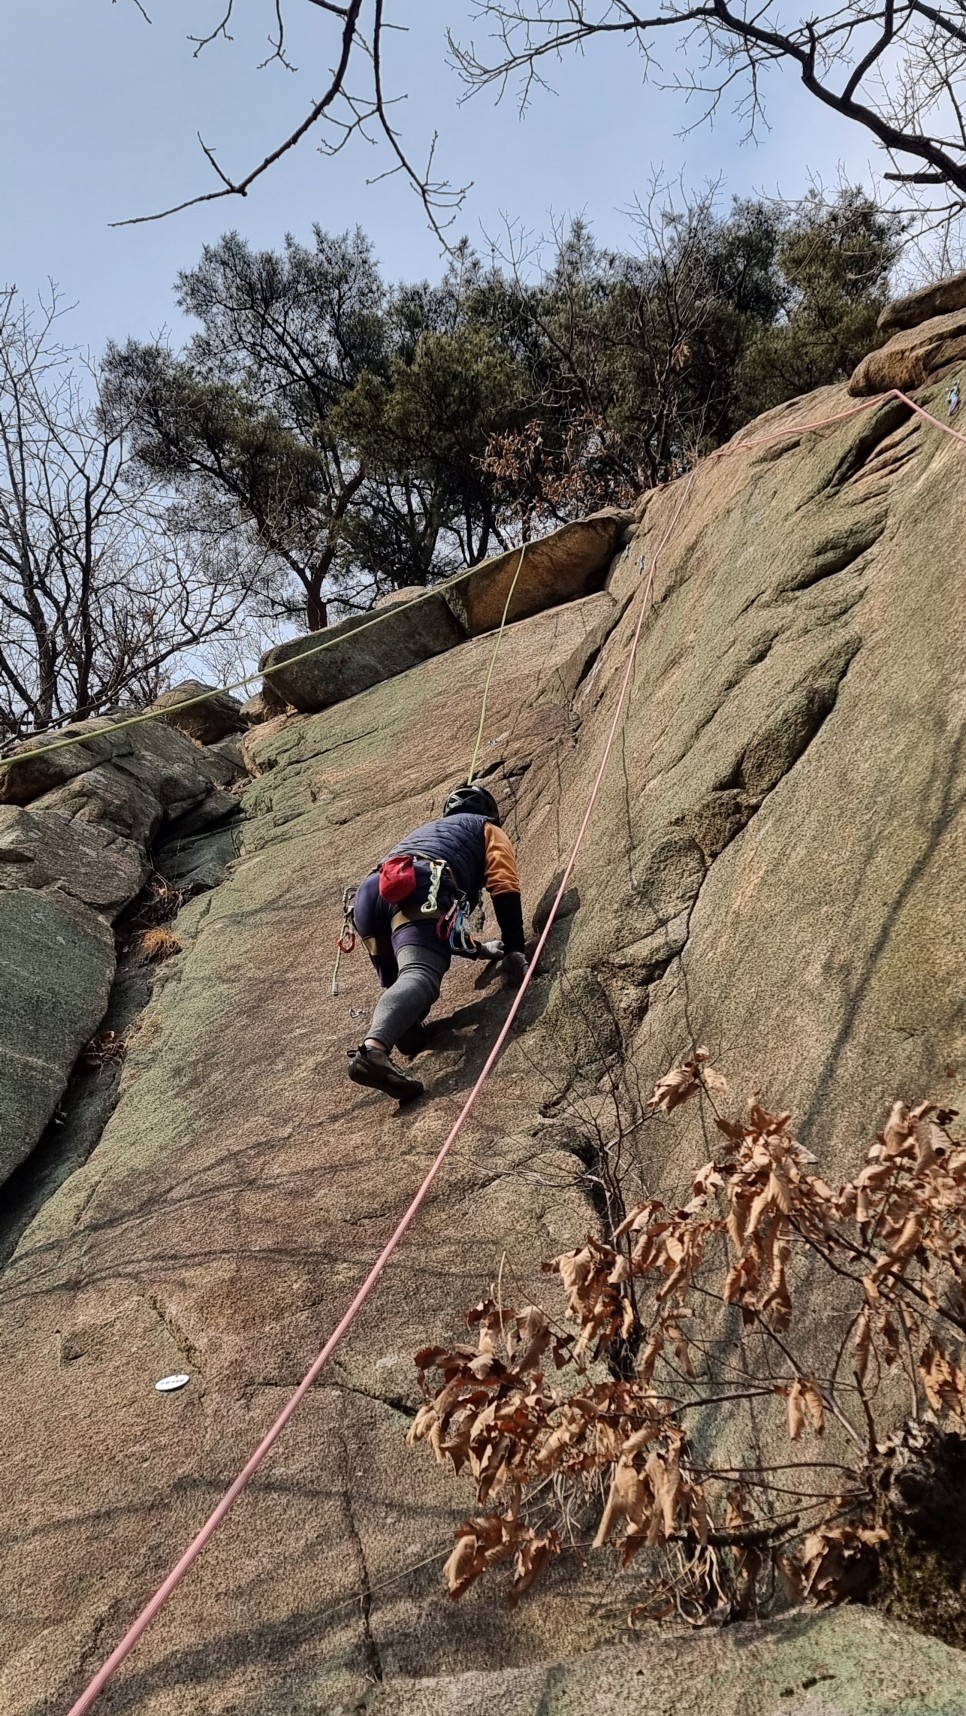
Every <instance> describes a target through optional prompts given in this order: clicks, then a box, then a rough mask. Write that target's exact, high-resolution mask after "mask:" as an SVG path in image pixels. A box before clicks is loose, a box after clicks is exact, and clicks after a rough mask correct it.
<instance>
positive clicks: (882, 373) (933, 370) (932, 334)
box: [849, 307, 966, 410]
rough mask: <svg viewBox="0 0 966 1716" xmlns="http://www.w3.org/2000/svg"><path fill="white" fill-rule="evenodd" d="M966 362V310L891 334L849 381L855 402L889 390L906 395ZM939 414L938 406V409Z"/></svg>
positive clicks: (863, 360)
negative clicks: (897, 389)
mask: <svg viewBox="0 0 966 1716" xmlns="http://www.w3.org/2000/svg"><path fill="white" fill-rule="evenodd" d="M964 358H966V307H964V308H962V309H956V310H951V311H950V312H949V313H948V314H947V315H943V316H932V317H930V319H929V320H928V321H925V322H916V323H915V324H913V325H912V326H911V327H907V328H903V329H902V330H901V331H900V332H899V333H897V334H893V336H892V339H891V340H887V342H886V344H885V345H884V346H880V347H879V349H878V351H874V352H869V354H868V356H867V357H864V358H863V359H862V362H861V363H860V364H858V365H857V366H856V368H855V369H854V370H853V372H852V376H851V378H850V380H849V392H850V393H851V394H853V395H855V396H856V397H858V398H863V397H865V396H866V395H868V394H874V393H886V392H887V391H888V389H889V388H890V387H898V388H901V390H902V392H903V393H910V392H912V391H914V390H915V389H916V388H921V387H923V386H924V385H925V384H926V383H927V382H928V381H929V380H930V379H931V378H932V377H933V376H935V375H939V374H941V373H943V372H944V371H945V372H949V370H950V368H951V366H952V365H953V364H961V363H962V362H963V360H964ZM940 410H942V406H940Z"/></svg>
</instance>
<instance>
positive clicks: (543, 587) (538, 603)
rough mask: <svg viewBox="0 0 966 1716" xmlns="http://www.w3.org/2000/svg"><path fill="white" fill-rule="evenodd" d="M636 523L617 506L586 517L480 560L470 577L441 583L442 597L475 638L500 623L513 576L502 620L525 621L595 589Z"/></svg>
mask: <svg viewBox="0 0 966 1716" xmlns="http://www.w3.org/2000/svg"><path fill="white" fill-rule="evenodd" d="M635 522H636V521H635V518H634V514H633V513H632V512H625V511H623V510H622V509H620V508H617V507H612V508H608V509H607V510H606V511H602V512H595V513H591V514H590V516H589V517H588V518H581V519H576V520H575V521H574V522H573V523H572V524H565V525H563V526H562V528H561V529H560V530H555V531H553V532H552V533H551V534H550V535H549V536H542V537H540V538H539V540H538V541H536V542H530V543H528V544H527V545H526V548H525V549H524V550H522V551H521V550H520V549H519V548H513V549H510V550H509V552H508V553H506V554H498V555H497V556H496V557H495V559H493V560H484V561H483V563H482V565H480V566H478V567H476V568H475V570H474V571H473V572H472V573H471V574H470V575H469V577H463V578H460V579H454V580H452V581H451V582H450V583H448V584H444V585H442V586H441V588H442V591H443V594H444V595H445V597H446V600H447V602H448V603H449V605H450V607H451V608H452V610H453V612H454V614H455V615H456V616H457V618H458V619H459V622H460V624H461V626H462V627H463V630H464V631H465V632H466V634H467V636H469V637H478V636H479V634H480V633H481V632H490V631H493V630H494V628H495V627H496V626H498V625H499V624H500V621H501V619H502V618H503V610H504V607H505V606H506V601H507V597H508V595H509V593H510V590H511V588H513V581H514V578H516V587H515V588H514V589H513V600H512V602H511V603H510V607H509V610H508V612H507V622H508V623H512V622H513V621H514V620H525V619H529V618H530V616H531V615H532V614H539V613H542V612H543V610H544V609H545V608H554V607H557V606H558V604H560V603H562V602H572V601H574V600H576V598H577V597H578V596H586V595H587V594H588V593H589V592H590V591H592V590H597V589H600V587H601V586H602V585H603V582H604V579H605V577H606V576H607V573H608V571H609V569H610V565H611V562H612V560H613V559H614V556H615V554H616V553H617V552H618V551H619V549H620V548H622V547H623V546H624V544H625V543H626V542H627V540H628V539H629V537H630V535H631V533H632V532H633V528H634V525H635ZM521 552H523V564H522V566H521V565H520V555H521ZM518 568H519V576H518V575H517V574H518Z"/></svg>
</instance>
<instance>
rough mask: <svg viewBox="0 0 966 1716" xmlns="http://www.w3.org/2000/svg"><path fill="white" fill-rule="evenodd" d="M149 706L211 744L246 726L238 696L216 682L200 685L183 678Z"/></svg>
mask: <svg viewBox="0 0 966 1716" xmlns="http://www.w3.org/2000/svg"><path fill="white" fill-rule="evenodd" d="M199 699H201V701H199ZM185 705H187V706H186V707H185ZM150 708H151V709H152V711H153V712H154V713H156V714H157V715H159V716H160V717H161V719H162V720H163V721H167V722H170V724H171V726H172V727H177V728H179V729H180V731H181V732H182V733H186V734H187V736H188V738H189V739H194V741H195V743H196V744H199V745H211V744H213V743H214V741H215V740H216V739H223V738H224V737H225V735H226V733H237V732H238V731H239V730H240V729H241V728H242V727H244V726H245V720H244V717H243V715H242V712H241V710H242V706H241V703H240V702H239V700H238V698H237V697H231V696H230V695H229V693H228V692H227V691H220V690H219V689H218V687H217V686H213V685H203V684H202V683H201V681H200V680H199V679H184V680H182V681H181V684H180V685H173V686H172V687H171V690H170V691H163V692H162V693H161V696H160V697H156V698H155V700H154V702H153V703H152V704H151V705H150Z"/></svg>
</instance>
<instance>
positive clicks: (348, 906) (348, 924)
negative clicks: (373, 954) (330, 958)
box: [332, 888, 356, 995]
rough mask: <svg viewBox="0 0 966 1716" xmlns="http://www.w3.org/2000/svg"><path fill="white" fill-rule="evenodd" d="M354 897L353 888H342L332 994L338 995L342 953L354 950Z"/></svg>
mask: <svg viewBox="0 0 966 1716" xmlns="http://www.w3.org/2000/svg"><path fill="white" fill-rule="evenodd" d="M355 897H356V890H355V888H343V890H342V928H341V930H340V931H339V939H338V941H337V942H336V947H335V965H334V966H333V968H332V993H333V995H338V993H339V968H340V966H341V964H342V955H343V954H344V953H352V952H353V951H354V950H355V945H356V921H355V918H354V917H353V915H352V902H353V900H354V899H355Z"/></svg>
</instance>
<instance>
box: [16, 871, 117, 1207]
mask: <svg viewBox="0 0 966 1716" xmlns="http://www.w3.org/2000/svg"><path fill="white" fill-rule="evenodd" d="M114 963H115V955H114V937H113V935H112V933H111V930H110V927H109V926H108V925H107V924H106V923H105V922H104V919H103V918H101V917H99V916H98V915H97V914H96V912H93V911H91V910H90V908H89V907H87V906H84V905H81V904H80V902H79V901H77V900H75V899H72V898H71V897H70V896H69V895H68V894H65V893H61V892H50V893H38V892H35V891H34V890H33V889H32V888H21V889H17V890H16V891H12V890H8V889H4V890H0V1180H5V1179H6V1178H7V1177H8V1175H9V1174H11V1173H12V1172H13V1170H14V1168H16V1167H18V1166H19V1164H20V1163H21V1162H22V1161H23V1160H24V1158H25V1157H26V1156H28V1155H29V1153H30V1151H31V1150H32V1149H33V1147H34V1145H35V1144H36V1142H37V1140H38V1138H39V1137H40V1135H41V1133H42V1132H43V1130H44V1127H45V1126H46V1125H47V1122H48V1121H49V1119H50V1117H51V1115H52V1114H53V1112H54V1109H55V1108H56V1105H57V1103H58V1102H59V1100H60V1097H61V1095H62V1093H63V1091H64V1088H65V1086H66V1084H67V1080H68V1078H69V1077H70V1073H71V1070H72V1068H73V1066H74V1062H75V1061H76V1059H77V1056H78V1053H79V1051H80V1049H81V1048H82V1047H83V1045H84V1043H86V1042H87V1041H88V1040H89V1038H90V1037H91V1036H92V1035H93V1033H94V1032H95V1031H96V1029H97V1027H98V1025H99V1024H100V1022H101V1020H102V1019H103V1017H104V1013H105V1011H106V1009H107V1003H108V997H109V995H110V989H111V980H112V978H113V976H114Z"/></svg>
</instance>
